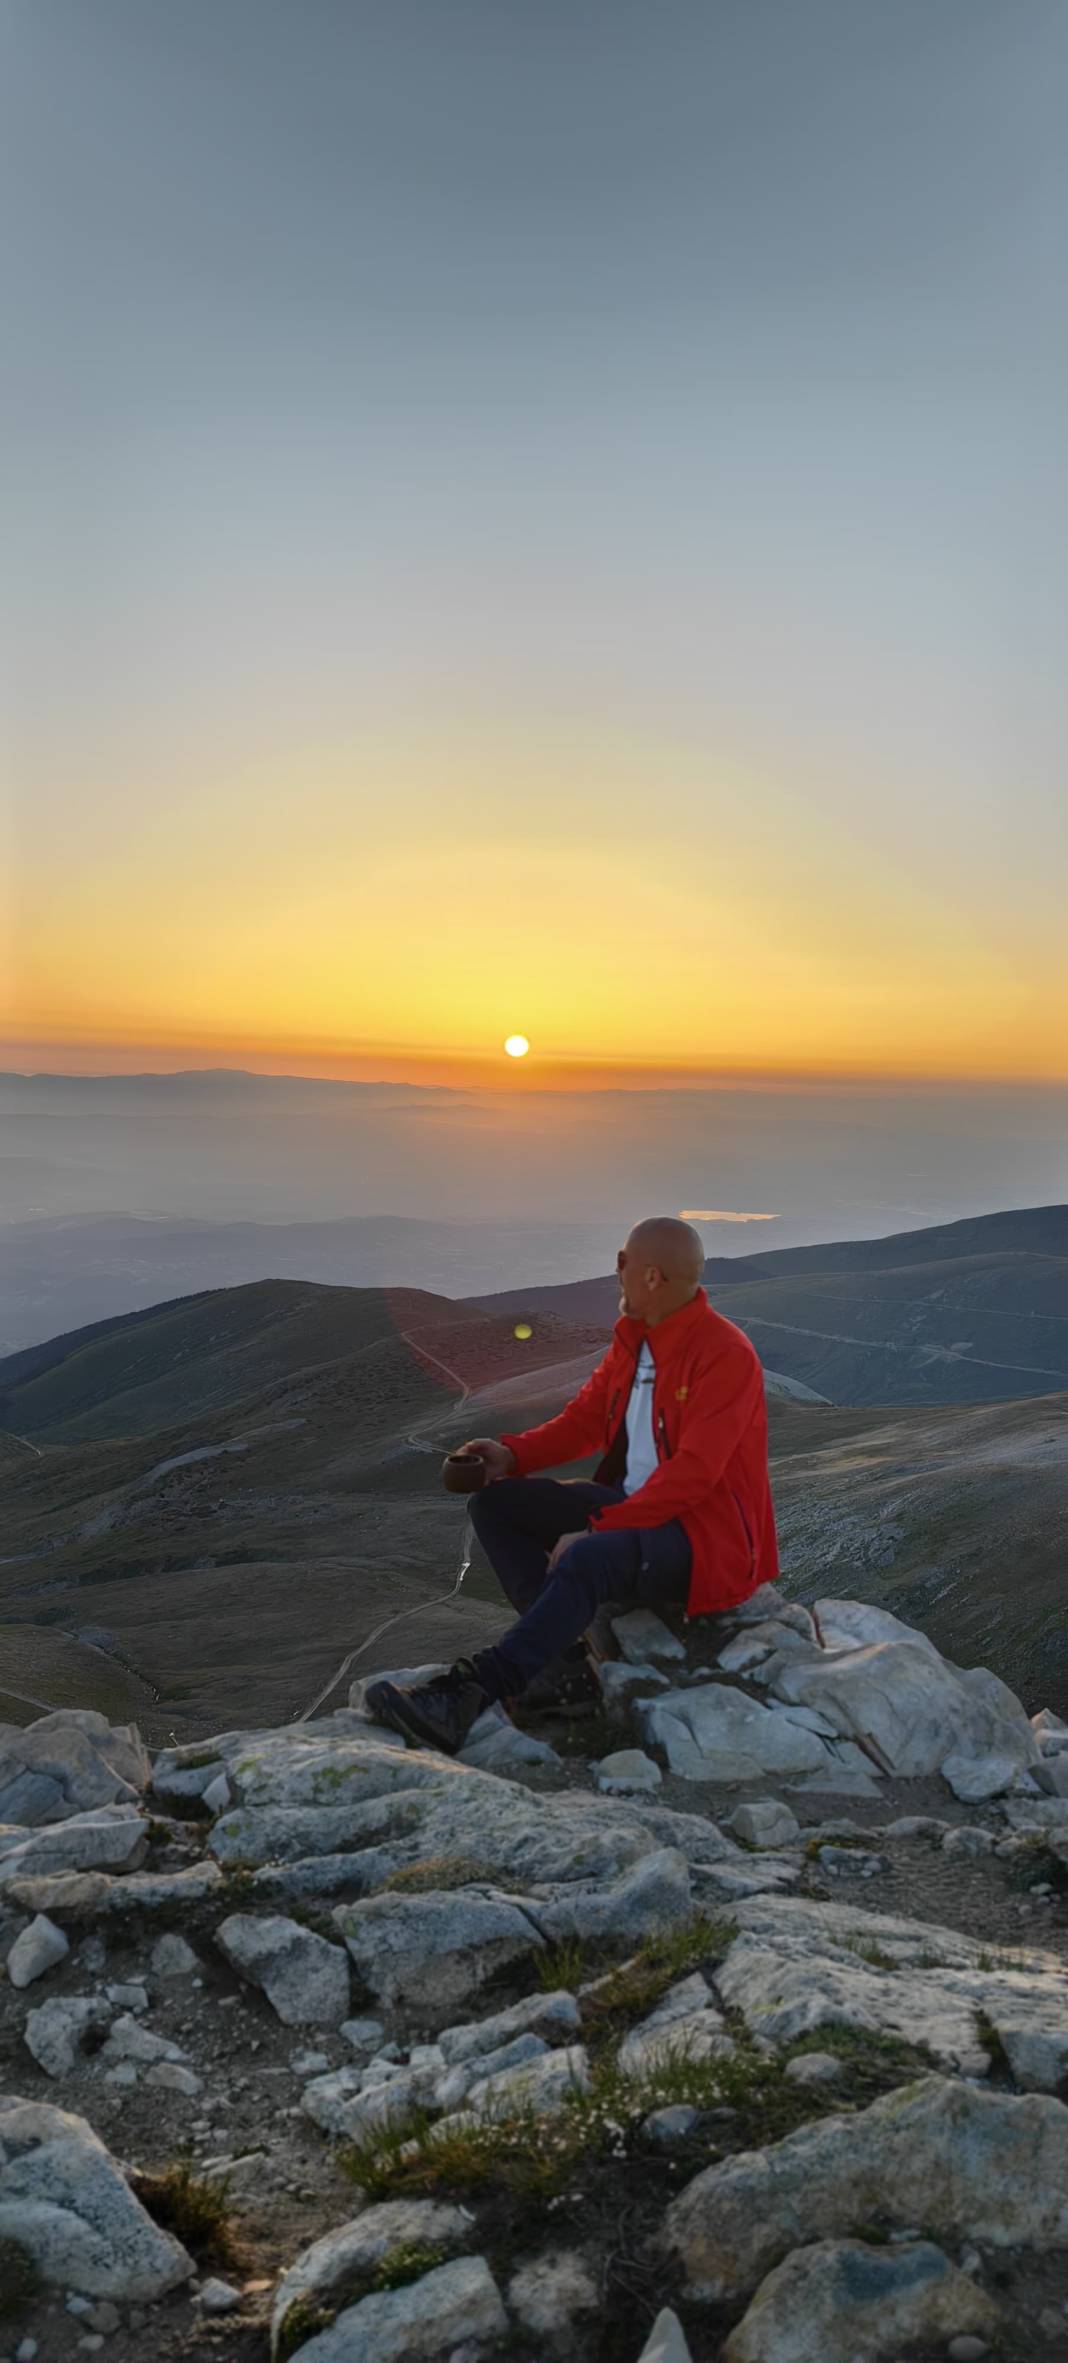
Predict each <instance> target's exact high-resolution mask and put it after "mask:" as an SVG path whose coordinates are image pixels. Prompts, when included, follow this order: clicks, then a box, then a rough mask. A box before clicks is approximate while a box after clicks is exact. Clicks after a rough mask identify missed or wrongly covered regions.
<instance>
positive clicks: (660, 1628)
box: [612, 1608, 686, 1666]
mask: <svg viewBox="0 0 1068 2363" xmlns="http://www.w3.org/2000/svg"><path fill="white" fill-rule="evenodd" d="M612 1631H613V1633H614V1634H615V1637H616V1640H617V1641H618V1643H619V1647H620V1650H621V1652H622V1654H623V1656H624V1658H625V1659H626V1661H627V1664H628V1665H629V1666H644V1665H648V1664H649V1663H650V1661H652V1663H653V1664H656V1662H657V1660H658V1659H659V1660H662V1661H663V1662H665V1663H666V1664H668V1665H684V1664H685V1662H686V1651H685V1649H684V1647H683V1645H682V1642H681V1641H680V1640H679V1639H678V1638H677V1636H676V1635H675V1634H674V1633H672V1632H670V1631H669V1629H668V1627H667V1625H666V1624H665V1623H664V1620H663V1618H662V1617H659V1616H657V1615H655V1614H654V1611H653V1610H652V1609H651V1608H629V1609H628V1610H627V1612H626V1614H625V1615H624V1616H614V1617H613V1618H612Z"/></svg>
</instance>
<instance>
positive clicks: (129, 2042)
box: [97, 2013, 187, 2068]
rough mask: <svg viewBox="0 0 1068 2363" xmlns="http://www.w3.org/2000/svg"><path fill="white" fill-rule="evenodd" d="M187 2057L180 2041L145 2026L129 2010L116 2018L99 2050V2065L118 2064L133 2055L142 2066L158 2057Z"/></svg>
mask: <svg viewBox="0 0 1068 2363" xmlns="http://www.w3.org/2000/svg"><path fill="white" fill-rule="evenodd" d="M186 2057H187V2054H186V2053H185V2052H184V2051H183V2050H182V2048H181V2046H180V2044H178V2043H172V2042H170V2040H169V2039H168V2037H167V2036H166V2035H156V2034H153V2031H152V2029H151V2027H143V2026H141V2025H140V2024H139V2022H138V2020H137V2019H136V2018H134V2017H133V2016H132V2015H130V2014H129V2013H127V2014H125V2015H124V2016H123V2017H122V2018H117V2019H116V2020H115V2024H114V2026H113V2027H111V2028H110V2029H109V2031H108V2037H107V2041H106V2043H104V2044H103V2045H102V2046H101V2049H100V2051H99V2052H98V2054H97V2059H98V2063H99V2065H100V2066H101V2067H105V2068H113V2067H115V2066H117V2064H118V2062H119V2060H122V2059H132V2060H133V2061H134V2062H135V2063H136V2064H137V2066H139V2067H140V2066H149V2065H152V2064H154V2062H155V2061H157V2060H170V2061H173V2062H175V2063H180V2062H184V2060H185V2059H186Z"/></svg>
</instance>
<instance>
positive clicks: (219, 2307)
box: [193, 2280, 241, 2314]
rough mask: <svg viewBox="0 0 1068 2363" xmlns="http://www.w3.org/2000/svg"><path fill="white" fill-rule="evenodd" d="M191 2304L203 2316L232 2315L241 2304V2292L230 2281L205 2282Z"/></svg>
mask: <svg viewBox="0 0 1068 2363" xmlns="http://www.w3.org/2000/svg"><path fill="white" fill-rule="evenodd" d="M193 2302H194V2304H195V2305H198V2306H199V2307H200V2310H201V2312H202V2313H204V2314H232V2313H233V2311H234V2308H235V2306H239V2305H240V2303H241V2291H240V2290H239V2289H235V2288H234V2285H233V2282H232V2281H217V2280H216V2281H205V2282H204V2284H203V2286H202V2288H201V2289H199V2290H198V2291H197V2295H196V2297H195V2298H194V2300H193Z"/></svg>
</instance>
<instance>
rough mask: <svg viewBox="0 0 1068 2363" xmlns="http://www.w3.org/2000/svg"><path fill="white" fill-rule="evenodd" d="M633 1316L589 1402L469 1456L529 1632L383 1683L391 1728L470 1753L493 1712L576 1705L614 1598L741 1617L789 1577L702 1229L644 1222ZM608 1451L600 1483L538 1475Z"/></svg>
mask: <svg viewBox="0 0 1068 2363" xmlns="http://www.w3.org/2000/svg"><path fill="white" fill-rule="evenodd" d="M616 1269H617V1271H618V1274H619V1280H620V1291H621V1293H620V1306H619V1311H620V1318H619V1320H618V1321H617V1322H616V1326H615V1331H614V1334H613V1338H612V1343H611V1345H610V1346H609V1348H608V1352H607V1353H606V1354H605V1356H604V1358H603V1360H602V1361H600V1362H599V1363H598V1365H597V1368H596V1370H595V1371H594V1372H593V1374H592V1376H591V1377H590V1378H588V1379H587V1380H586V1384H585V1386H583V1387H581V1388H580V1390H579V1392H578V1394H577V1395H576V1396H575V1398H574V1400H573V1401H572V1402H571V1403H569V1404H568V1405H567V1406H566V1408H565V1409H564V1410H563V1411H561V1412H560V1413H558V1415H557V1417H556V1418H555V1419H550V1420H546V1421H545V1422H544V1423H543V1424H542V1426H540V1427H537V1428H528V1429H527V1430H526V1431H525V1433H524V1434H522V1435H517V1436H511V1435H506V1436H502V1437H501V1439H500V1441H499V1442H498V1441H497V1440H496V1439H495V1438H493V1437H491V1436H476V1437H473V1438H472V1439H471V1441H470V1442H469V1443H467V1444H465V1445H464V1446H463V1451H464V1452H465V1453H467V1454H471V1455H473V1456H476V1457H478V1458H480V1459H481V1460H483V1461H484V1462H485V1464H486V1481H485V1483H484V1485H483V1488H482V1490H481V1492H479V1493H476V1494H474V1495H473V1496H472V1499H471V1516H472V1520H473V1522H474V1527H475V1531H476V1533H477V1535H478V1538H479V1541H480V1542H481V1544H482V1546H483V1549H484V1550H485V1552H486V1556H487V1558H488V1559H489V1561H490V1564H491V1566H492V1567H493V1569H494V1572H495V1574H496V1575H497V1576H498V1578H499V1580H500V1583H501V1586H502V1588H503V1590H504V1591H505V1593H506V1594H507V1597H508V1599H509V1600H510V1601H511V1603H512V1606H513V1608H515V1609H516V1610H517V1611H518V1617H519V1621H518V1623H517V1624H514V1625H512V1626H511V1628H510V1630H509V1631H508V1632H507V1633H506V1634H505V1635H504V1638H503V1640H501V1641H499V1642H497V1643H496V1645H495V1646H494V1647H493V1648H492V1649H482V1650H479V1651H478V1653H477V1654H476V1655H475V1656H474V1657H470V1658H461V1659H459V1661H458V1662H457V1664H456V1665H454V1666H452V1667H451V1668H450V1669H449V1671H448V1672H447V1673H445V1674H440V1675H437V1676H436V1677H435V1678H434V1679H433V1680H431V1681H428V1682H418V1683H413V1684H410V1685H408V1686H406V1687H404V1686H401V1685H400V1684H398V1683H394V1682H388V1681H382V1682H376V1683H374V1684H372V1685H371V1686H370V1688H369V1689H368V1691H367V1694H366V1696H367V1705H368V1707H369V1709H370V1711H371V1713H372V1714H373V1715H374V1716H375V1717H376V1718H377V1720H378V1721H379V1722H381V1723H388V1724H390V1725H391V1726H392V1727H393V1729H394V1730H397V1731H403V1732H404V1733H406V1734H407V1736H408V1737H410V1738H412V1739H414V1740H417V1741H419V1743H420V1744H421V1745H422V1746H424V1747H431V1748H440V1749H443V1750H445V1752H446V1753H447V1754H449V1755H455V1753H456V1751H457V1750H458V1749H459V1748H462V1746H463V1744H464V1741H465V1739H466V1738H467V1734H468V1732H469V1731H470V1729H471V1726H472V1724H473V1723H474V1722H475V1721H476V1720H477V1718H478V1716H479V1715H481V1714H482V1713H483V1711H484V1709H485V1708H486V1706H487V1705H489V1704H490V1702H491V1701H493V1700H496V1699H500V1700H509V1699H517V1700H518V1699H521V1700H523V1702H524V1704H527V1705H530V1704H533V1703H535V1702H536V1701H537V1702H539V1703H548V1702H549V1701H551V1700H562V1699H566V1698H567V1696H568V1694H569V1692H571V1691H573V1690H574V1687H575V1685H576V1684H579V1685H581V1683H582V1681H583V1679H585V1681H586V1682H587V1684H588V1683H589V1679H590V1678H589V1675H588V1672H586V1670H585V1653H584V1650H583V1646H582V1642H581V1635H582V1634H584V1633H585V1632H586V1631H587V1629H588V1627H589V1626H590V1625H591V1624H592V1623H593V1619H594V1617H595V1615H596V1612H597V1610H598V1608H599V1607H601V1606H603V1605H604V1604H605V1603H607V1602H611V1603H612V1605H613V1606H614V1607H616V1608H618V1609H628V1608H653V1609H658V1608H664V1607H669V1606H673V1605H678V1606H682V1605H685V1607H686V1609H687V1612H688V1614H689V1615H690V1616H704V1615H708V1614H710V1613H714V1612H715V1611H716V1610H718V1609H726V1608H731V1607H734V1606H736V1604H737V1603H738V1601H740V1600H744V1599H746V1598H748V1595H749V1593H750V1592H752V1591H755V1590H756V1587H757V1585H758V1584H762V1583H773V1582H774V1581H775V1578H776V1575H777V1573H778V1559H777V1552H776V1542H775V1519H774V1513H773V1510H772V1502H771V1488H770V1484H769V1480H768V1436H767V1414H766V1409H765V1400H764V1379H763V1371H762V1369H761V1365H760V1360H759V1357H758V1356H757V1354H756V1351H755V1349H754V1348H753V1346H751V1345H750V1342H749V1339H748V1338H747V1337H745V1336H744V1335H743V1333H742V1331H741V1330H740V1329H736V1328H735V1326H734V1324H733V1322H731V1321H725V1320H724V1319H723V1317H722V1315H721V1314H719V1313H716V1312H714V1311H713V1309H712V1307H711V1305H710V1304H709V1302H708V1298H707V1296H706V1294H705V1291H704V1289H703V1288H702V1287H701V1285H700V1281H701V1274H702V1272H703V1270H704V1248H703V1246H702V1243H701V1240H700V1238H699V1237H698V1234H697V1232H696V1231H695V1230H693V1229H692V1228H691V1226H690V1224H689V1223H685V1222H681V1221H679V1220H677V1219H676V1218H675V1217H674V1216H673V1215H657V1216H654V1217H653V1218H651V1219H650V1220H649V1221H647V1222H641V1223H638V1224H637V1226H636V1228H635V1229H634V1230H633V1231H632V1232H631V1234H630V1237H629V1238H628V1240H627V1244H626V1246H625V1247H623V1248H621V1249H620V1252H619V1255H618V1257H617V1259H616ZM598 1448H600V1450H601V1452H602V1458H601V1460H600V1462H599V1464H598V1467H597V1470H596V1472H595V1474H594V1476H593V1477H592V1478H590V1479H586V1478H559V1477H543V1476H539V1474H538V1471H539V1470H541V1469H549V1468H558V1467H559V1466H560V1465H561V1463H566V1462H567V1461H574V1460H581V1459H583V1458H585V1456H586V1455H587V1454H588V1453H591V1452H594V1451H596V1450H597V1449H598Z"/></svg>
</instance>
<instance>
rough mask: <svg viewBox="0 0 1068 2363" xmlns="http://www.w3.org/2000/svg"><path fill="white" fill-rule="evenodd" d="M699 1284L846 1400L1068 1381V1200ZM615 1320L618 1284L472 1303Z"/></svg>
mask: <svg viewBox="0 0 1068 2363" xmlns="http://www.w3.org/2000/svg"><path fill="white" fill-rule="evenodd" d="M705 1284H706V1286H707V1288H708V1291H709V1295H710V1297H711V1299H712V1302H713V1304H715V1305H716V1306H717V1307H718V1309H719V1311H720V1312H722V1313H725V1314H726V1315H727V1317H728V1318H729V1319H730V1320H731V1321H735V1322H737V1324H738V1326H739V1328H740V1329H744V1330H745V1331H746V1332H747V1334H748V1335H749V1336H750V1337H751V1338H752V1340H753V1343H754V1345H755V1346H756V1348H757V1351H758V1353H759V1354H760V1357H761V1360H762V1361H763V1362H765V1363H766V1364H768V1365H770V1366H771V1367H772V1368H774V1369H776V1370H779V1371H782V1372H783V1373H785V1374H786V1375H787V1376H788V1377H791V1378H795V1379H799V1380H801V1381H802V1382H803V1383H804V1384H805V1385H806V1386H809V1387H811V1388H813V1389H814V1390H815V1392H816V1393H817V1394H820V1395H823V1396H826V1397H829V1398H830V1400H831V1401H833V1402H839V1403H859V1404H876V1403H915V1404H929V1405H936V1404H939V1403H984V1402H997V1401H1001V1400H1003V1399H1005V1398H1006V1397H1017V1396H1034V1395H1045V1394H1050V1393H1055V1392H1056V1391H1057V1390H1058V1389H1060V1388H1064V1387H1068V1207H1065V1206H1039V1207H1026V1208H1023V1209H1020V1210H1017V1211H1015V1212H1010V1213H1005V1214H991V1215H982V1216H978V1217H975V1218H972V1219H970V1220H968V1221H966V1222H959V1223H946V1224H939V1225H937V1226H936V1227H934V1228H932V1229H930V1230H924V1231H905V1232H901V1233H899V1234H898V1235H897V1236H895V1237H892V1238H887V1239H847V1240H839V1241H837V1242H831V1243H830V1244H828V1245H827V1246H826V1247H786V1248H781V1249H777V1250H776V1251H775V1252H774V1253H770V1254H767V1255H753V1256H738V1257H731V1258H726V1257H718V1258H716V1259H714V1260H713V1261H710V1262H709V1263H708V1264H706V1266H705ZM470 1301H471V1302H473V1303H475V1304H477V1305H479V1306H480V1307H482V1308H483V1309H484V1310H486V1311H496V1312H502V1313H507V1312H511V1313H513V1314H515V1315H519V1314H521V1313H525V1314H526V1316H527V1318H528V1319H530V1320H537V1319H543V1318H544V1317H545V1316H546V1315H547V1314H549V1313H556V1314H558V1315H560V1316H561V1317H562V1318H564V1319H565V1320H585V1321H594V1322H596V1321H601V1322H603V1323H604V1324H605V1326H606V1327H607V1326H608V1325H609V1324H610V1322H611V1321H612V1319H613V1317H614V1313H615V1308H616V1304H617V1301H618V1292H617V1287H616V1282H615V1280H614V1279H612V1278H605V1279H593V1280H580V1281H575V1282H571V1283H569V1284H566V1285H564V1286H562V1287H559V1288H549V1289H546V1288H541V1289H528V1290H526V1291H523V1290H515V1289H510V1290H508V1291H507V1293H506V1294H504V1295H501V1296H492V1297H480V1298H476V1299H472V1300H470Z"/></svg>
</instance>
